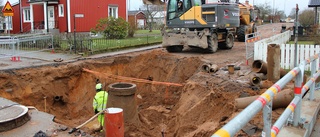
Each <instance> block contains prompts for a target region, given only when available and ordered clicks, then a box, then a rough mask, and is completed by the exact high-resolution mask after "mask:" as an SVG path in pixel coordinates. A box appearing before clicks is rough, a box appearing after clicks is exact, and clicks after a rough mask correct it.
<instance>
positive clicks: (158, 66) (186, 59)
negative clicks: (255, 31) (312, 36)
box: [0, 24, 282, 137]
mask: <svg viewBox="0 0 320 137" xmlns="http://www.w3.org/2000/svg"><path fill="white" fill-rule="evenodd" d="M281 25H282V24H273V25H266V26H263V27H260V28H259V31H260V32H261V33H262V35H263V37H269V36H271V35H274V34H277V33H280V29H281ZM273 28H275V30H274V32H273V30H272V29H273ZM204 63H212V64H216V65H217V66H218V67H219V68H223V67H225V66H226V65H228V64H236V65H239V66H240V67H241V70H236V71H235V73H234V74H229V73H228V71H224V70H222V69H220V70H219V71H217V72H216V73H213V74H211V73H205V72H203V71H202V70H201V66H202V65H203V64H204ZM249 63H252V60H250V62H249ZM250 65H251V64H250ZM250 65H249V66H247V65H246V64H245V45H244V43H241V42H236V43H235V46H234V48H233V49H232V50H219V51H218V52H217V53H214V54H203V53H198V52H195V51H192V50H191V51H186V52H182V53H176V54H172V53H167V51H166V50H164V49H155V50H151V51H144V52H136V53H130V54H126V55H121V56H114V57H102V58H97V59H90V60H81V61H77V62H73V63H60V64H59V63H57V64H53V65H48V66H42V67H31V68H24V69H12V70H5V71H1V72H0V91H1V92H0V96H1V97H4V98H7V99H10V100H13V101H16V102H18V103H21V104H23V105H27V106H35V107H36V108H37V109H39V110H41V111H46V112H48V113H50V114H53V115H55V116H56V117H57V119H59V120H61V121H63V124H65V125H67V126H69V127H75V126H77V125H79V124H81V123H82V122H84V121H86V120H87V119H89V118H90V117H91V116H93V115H94V113H93V109H92V99H93V97H94V95H95V91H94V86H95V79H96V78H99V79H100V80H101V81H102V83H103V84H104V86H105V89H107V86H108V85H109V84H112V83H114V82H119V80H116V79H112V78H109V77H106V76H105V74H113V75H118V76H126V77H132V78H139V79H147V78H148V77H152V78H153V81H162V82H171V83H179V84H182V85H183V86H182V87H174V86H166V85H155V84H148V83H135V84H137V91H136V94H135V95H136V103H137V106H134V107H137V110H138V116H139V121H138V122H125V136H126V137H158V136H161V135H162V134H164V135H165V136H169V137H171V136H175V137H181V136H184V137H202V136H211V135H212V134H213V133H214V132H215V131H216V130H217V129H219V128H221V127H222V126H223V125H224V124H226V122H227V121H229V120H231V119H232V117H234V116H235V115H236V114H237V113H239V112H240V111H241V110H237V109H236V108H235V106H234V100H235V99H236V98H239V97H240V96H253V95H260V94H261V93H263V92H264V91H265V89H261V90H252V88H251V86H250V85H249V75H250V74H251V73H252V72H251V66H250ZM83 68H87V69H90V70H93V71H96V72H99V73H95V74H92V73H88V72H84V71H83ZM240 74H243V75H240ZM133 83H134V82H133ZM9 89H12V91H11V90H10V91H11V92H6V91H9ZM55 97H61V98H62V100H60V101H55V100H54V98H55ZM44 98H46V100H45V99H44ZM45 101H46V104H47V105H46V106H45V105H44V104H45V103H44V102H45ZM128 105H130V104H128ZM45 107H46V110H45ZM281 111H282V110H281V109H278V110H275V111H274V112H273V116H274V117H277V116H279V112H281ZM124 113H131V112H126V111H125V110H124ZM261 116H262V114H258V115H257V116H256V118H254V119H253V120H251V121H250V124H252V125H254V126H256V127H257V128H258V131H257V133H256V134H254V135H251V136H259V133H261V130H262V128H263V122H262V118H261ZM274 120H275V119H274V118H273V121H274ZM136 123H140V124H136ZM96 124H97V123H96V121H95V122H91V123H90V124H89V125H87V126H86V127H85V128H82V130H84V131H86V132H88V133H90V134H91V135H93V136H95V135H96V136H99V135H101V134H100V133H93V129H94V127H95V126H96ZM259 131H260V132H259ZM237 136H248V135H247V134H245V133H244V132H243V131H240V132H239V134H238V135H237Z"/></svg>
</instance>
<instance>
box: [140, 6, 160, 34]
mask: <svg viewBox="0 0 320 137" xmlns="http://www.w3.org/2000/svg"><path fill="white" fill-rule="evenodd" d="M142 9H144V13H145V15H146V19H147V23H148V27H149V31H150V32H152V29H153V27H152V26H153V25H154V20H155V17H156V16H157V15H158V16H159V15H160V16H162V15H161V14H163V11H164V5H150V4H145V5H143V7H142ZM163 17H164V16H163Z"/></svg>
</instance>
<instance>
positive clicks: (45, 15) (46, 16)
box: [43, 2, 48, 30]
mask: <svg viewBox="0 0 320 137" xmlns="http://www.w3.org/2000/svg"><path fill="white" fill-rule="evenodd" d="M43 11H44V29H45V30H47V29H48V27H47V26H48V25H47V24H48V22H47V21H48V19H47V18H48V12H47V11H48V7H47V3H45V2H44V3H43Z"/></svg>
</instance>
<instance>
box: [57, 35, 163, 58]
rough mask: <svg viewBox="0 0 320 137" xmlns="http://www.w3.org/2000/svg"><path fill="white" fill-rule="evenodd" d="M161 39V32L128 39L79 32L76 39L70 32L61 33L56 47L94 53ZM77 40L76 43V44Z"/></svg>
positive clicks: (150, 42) (71, 51) (74, 51)
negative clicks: (108, 37)
mask: <svg viewBox="0 0 320 137" xmlns="http://www.w3.org/2000/svg"><path fill="white" fill-rule="evenodd" d="M55 37H57V36H55ZM161 41H162V36H161V35H159V34H156V35H142V36H139V37H134V38H126V39H105V38H92V37H90V36H89V35H87V34H82V35H81V34H77V35H76V39H74V36H73V34H72V35H71V34H70V35H59V37H58V38H56V40H55V43H57V44H55V47H59V48H60V49H61V50H63V51H66V50H67V51H69V52H70V53H84V54H94V53H101V52H105V51H111V50H118V49H123V48H130V47H136V46H144V45H149V44H155V43H160V42H161ZM75 42H76V44H74V43H75Z"/></svg>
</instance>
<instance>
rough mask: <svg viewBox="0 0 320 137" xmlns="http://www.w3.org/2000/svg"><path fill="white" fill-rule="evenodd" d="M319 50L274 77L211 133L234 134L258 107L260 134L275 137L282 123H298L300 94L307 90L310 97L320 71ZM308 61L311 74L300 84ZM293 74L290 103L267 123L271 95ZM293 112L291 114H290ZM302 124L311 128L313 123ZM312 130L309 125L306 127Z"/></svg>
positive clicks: (217, 135) (216, 136)
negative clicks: (293, 94) (275, 119)
mask: <svg viewBox="0 0 320 137" xmlns="http://www.w3.org/2000/svg"><path fill="white" fill-rule="evenodd" d="M319 55H320V53H318V54H316V55H314V56H312V57H310V58H309V59H307V60H304V61H303V62H301V63H300V64H299V66H297V67H295V68H293V69H292V70H291V71H290V72H288V73H287V74H286V75H285V76H283V77H282V78H281V79H280V80H278V81H277V82H276V83H275V84H274V85H272V86H271V87H270V88H269V89H268V90H266V91H265V92H264V93H263V94H262V95H260V96H259V97H258V98H257V99H256V100H255V101H254V102H252V103H251V104H250V105H249V106H247V107H246V108H245V109H244V110H243V111H242V112H240V113H239V114H238V115H237V116H236V117H234V118H233V119H232V120H231V121H229V122H228V123H227V124H226V125H224V126H223V127H222V128H221V129H219V130H218V131H217V132H215V133H214V134H213V135H212V137H230V136H234V135H235V134H236V133H237V132H238V131H239V130H240V129H241V128H243V127H244V126H245V125H246V124H247V123H248V122H249V121H250V120H251V119H252V118H253V117H254V116H255V115H256V114H257V113H258V112H260V110H261V109H263V122H264V127H263V132H262V136H264V137H270V136H272V137H275V136H276V135H277V134H278V133H279V131H280V129H281V128H282V127H283V125H284V124H285V123H287V122H288V123H290V124H292V125H293V126H295V127H296V126H298V124H304V123H303V120H302V119H301V117H300V113H301V103H302V101H301V100H302V95H304V94H305V93H306V92H307V91H308V90H309V88H310V90H309V100H313V99H314V90H315V80H316V79H317V78H318V76H319V75H320V71H319V70H318V71H317V72H316V65H317V63H316V59H318V58H319ZM309 63H311V76H312V77H311V78H310V79H309V81H308V82H307V83H306V84H305V85H304V86H303V87H302V85H303V75H304V67H305V66H306V65H307V64H309ZM293 78H295V87H294V93H295V97H294V99H293V100H292V101H291V103H290V104H289V105H288V106H287V108H286V109H285V111H284V112H283V113H282V114H281V116H280V117H279V118H278V120H277V121H276V122H275V124H274V125H273V126H272V127H271V124H272V123H271V113H272V99H273V97H274V96H275V95H276V94H277V93H279V92H280V91H281V90H282V89H283V88H284V87H285V86H286V84H287V83H289V82H290V81H291V80H292V79H293ZM292 113H293V118H291V117H290V115H291V114H292ZM304 128H313V125H311V126H307V127H305V126H304ZM308 131H312V129H308Z"/></svg>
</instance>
